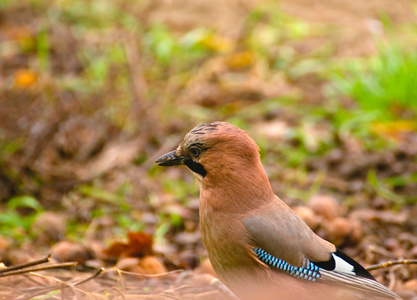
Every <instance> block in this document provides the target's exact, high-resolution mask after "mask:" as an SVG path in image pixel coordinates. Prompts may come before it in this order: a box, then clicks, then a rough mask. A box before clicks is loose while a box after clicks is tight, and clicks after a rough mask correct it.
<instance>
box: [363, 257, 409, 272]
mask: <svg viewBox="0 0 417 300" xmlns="http://www.w3.org/2000/svg"><path fill="white" fill-rule="evenodd" d="M415 264H417V259H402V260H390V261H387V262H383V263H380V264H376V265H372V266H369V267H367V268H365V269H366V270H367V271H373V270H378V269H382V268H388V267H391V266H395V265H415Z"/></svg>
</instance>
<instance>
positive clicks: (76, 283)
mask: <svg viewBox="0 0 417 300" xmlns="http://www.w3.org/2000/svg"><path fill="white" fill-rule="evenodd" d="M103 271H104V268H100V269H98V270H97V272H95V273H94V274H93V275H91V276H90V277H87V278H85V279H82V280H79V281H76V282H74V283H73V285H79V284H82V283H86V282H87V281H89V280H91V279H94V278H96V277H97V276H98V275H100V274H101V272H103Z"/></svg>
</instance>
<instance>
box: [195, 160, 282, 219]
mask: <svg viewBox="0 0 417 300" xmlns="http://www.w3.org/2000/svg"><path fill="white" fill-rule="evenodd" d="M274 197H275V195H274V193H273V191H272V188H271V185H270V183H269V180H268V177H267V175H266V173H265V170H264V168H263V166H262V164H261V162H260V161H256V162H255V163H253V164H251V165H248V166H242V165H240V166H239V168H236V166H235V165H225V166H224V167H223V168H222V169H221V170H219V172H218V173H217V174H210V175H209V174H208V178H207V180H205V181H204V182H202V183H201V186H200V199H201V205H202V206H203V207H202V208H203V209H204V207H206V208H207V207H209V208H210V209H213V210H219V211H228V212H235V213H246V212H248V211H251V210H253V209H256V208H257V207H259V205H261V204H263V203H266V202H269V201H271V199H273V198H274Z"/></svg>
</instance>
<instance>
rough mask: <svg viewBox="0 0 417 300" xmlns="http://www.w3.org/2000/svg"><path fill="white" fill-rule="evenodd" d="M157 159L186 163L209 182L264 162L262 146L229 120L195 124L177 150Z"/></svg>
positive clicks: (164, 162)
mask: <svg viewBox="0 0 417 300" xmlns="http://www.w3.org/2000/svg"><path fill="white" fill-rule="evenodd" d="M156 163H157V164H158V165H160V166H174V165H186V166H187V167H188V168H189V169H190V170H191V171H192V172H193V173H194V174H195V175H196V177H197V178H198V179H199V180H200V181H201V182H202V183H209V182H210V181H214V180H218V179H221V180H225V179H227V178H230V179H231V178H234V179H236V178H235V176H239V175H242V172H243V173H246V172H250V171H251V170H252V171H253V170H254V167H256V166H258V165H260V160H259V148H258V146H257V145H256V143H255V142H254V141H253V140H252V139H251V138H250V137H249V136H248V134H247V133H246V132H245V131H243V130H241V129H239V128H238V127H236V126H233V125H231V124H229V123H225V122H213V123H206V124H201V125H198V126H196V127H195V128H193V129H192V130H191V131H190V132H188V133H187V134H186V135H185V137H184V139H183V140H182V142H181V143H180V145H179V146H178V148H177V149H176V150H174V151H172V152H169V153H167V154H165V155H163V156H161V157H160V158H158V159H157V161H156ZM219 177H220V178H219ZM226 177H227V178H226ZM226 181H227V180H226Z"/></svg>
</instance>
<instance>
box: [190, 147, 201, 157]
mask: <svg viewBox="0 0 417 300" xmlns="http://www.w3.org/2000/svg"><path fill="white" fill-rule="evenodd" d="M190 153H191V155H192V156H194V157H198V156H199V155H200V153H201V150H200V149H199V148H197V147H191V148H190Z"/></svg>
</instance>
